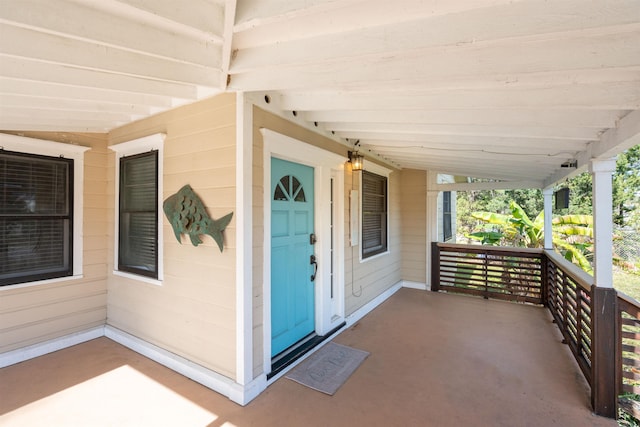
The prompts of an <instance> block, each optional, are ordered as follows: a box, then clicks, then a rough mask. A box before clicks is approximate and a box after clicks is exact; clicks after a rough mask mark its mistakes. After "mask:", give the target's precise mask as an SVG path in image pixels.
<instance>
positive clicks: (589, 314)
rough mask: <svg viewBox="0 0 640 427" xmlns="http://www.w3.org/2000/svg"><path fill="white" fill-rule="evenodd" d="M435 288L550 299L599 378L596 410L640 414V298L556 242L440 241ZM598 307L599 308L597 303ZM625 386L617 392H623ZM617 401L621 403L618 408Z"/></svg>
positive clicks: (589, 372) (586, 366) (569, 340)
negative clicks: (548, 245) (542, 245)
mask: <svg viewBox="0 0 640 427" xmlns="http://www.w3.org/2000/svg"><path fill="white" fill-rule="evenodd" d="M431 261H432V267H433V268H432V276H431V289H432V290H433V291H445V292H453V293H462V294H470V295H477V296H482V297H484V298H495V299H503V300H509V301H516V302H527V303H534V304H544V305H546V306H547V307H548V308H549V311H550V312H551V315H552V316H553V319H554V322H555V323H556V324H557V325H558V328H559V329H560V332H561V333H562V335H563V337H564V342H565V343H566V344H567V345H568V346H569V348H570V349H571V352H572V353H573V356H574V357H575V359H576V361H577V363H578V366H580V369H581V370H582V372H583V374H584V376H585V378H586V379H587V381H588V382H589V385H590V386H591V399H592V404H593V406H594V410H595V411H596V413H599V414H606V415H607V416H610V417H614V416H615V415H614V414H615V402H616V399H615V397H616V396H617V395H618V394H620V395H622V397H621V399H620V400H619V402H618V403H619V405H618V407H619V408H621V409H622V410H624V411H627V412H629V413H631V415H633V416H634V417H636V418H640V402H637V401H634V400H629V399H625V396H628V395H640V303H639V302H638V301H636V300H634V299H633V298H630V297H628V296H626V295H624V294H622V293H620V292H616V291H615V290H614V289H613V288H610V287H596V286H595V285H594V280H593V277H592V276H591V275H589V274H587V273H585V272H584V271H583V270H582V269H580V268H579V267H578V266H576V265H574V264H572V263H570V262H568V261H567V260H565V259H564V258H563V257H561V256H560V255H559V254H557V253H556V252H554V251H551V250H538V249H523V248H504V247H495V246H493V247H491V246H479V245H459V244H446V243H432V246H431ZM596 307H597V308H596ZM616 392H617V393H616ZM612 409H613V410H612Z"/></svg>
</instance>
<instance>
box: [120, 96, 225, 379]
mask: <svg viewBox="0 0 640 427" xmlns="http://www.w3.org/2000/svg"><path fill="white" fill-rule="evenodd" d="M235 108H236V106H235V96H234V95H229V94H227V95H221V96H218V97H215V98H212V99H208V100H205V101H201V102H198V103H195V104H191V105H188V106H185V107H181V108H177V109H174V110H172V111H169V112H166V113H162V114H159V115H156V116H154V117H151V118H149V119H145V120H142V121H140V122H136V123H133V124H130V125H127V126H124V127H122V128H119V129H117V130H115V131H113V132H111V134H110V143H111V144H117V143H120V142H124V141H129V140H132V139H137V138H140V137H143V136H147V135H151V134H154V133H159V132H160V133H165V134H166V138H165V142H164V159H163V165H164V176H163V179H164V188H163V195H162V199H163V200H165V199H166V198H168V197H169V196H171V195H172V194H174V193H176V192H177V191H178V190H179V189H180V188H181V187H182V186H183V185H185V184H190V185H191V187H192V188H193V190H194V191H195V192H196V194H197V195H198V196H199V197H200V199H201V200H202V202H203V204H204V205H205V207H206V208H207V211H208V213H209V215H210V216H211V217H213V218H214V219H218V218H220V217H222V216H223V215H226V214H228V213H229V212H232V211H233V212H234V218H233V219H232V220H231V223H230V224H229V226H227V228H226V229H225V231H224V251H223V252H222V253H220V251H219V249H218V246H217V244H216V243H215V242H214V240H213V239H212V238H211V237H210V236H208V235H203V236H202V237H201V240H202V241H203V243H202V244H200V245H199V246H197V247H194V246H193V245H192V244H191V241H190V240H189V238H188V236H184V235H183V236H182V240H181V243H179V242H178V241H177V240H176V238H175V236H174V232H173V228H172V227H171V225H170V224H169V222H168V221H167V219H166V217H164V216H163V221H162V232H163V236H164V248H163V250H164V264H163V267H164V281H163V283H162V285H161V286H157V285H152V284H147V283H144V282H140V281H136V280H132V279H128V278H123V277H120V276H117V275H110V278H109V314H108V323H109V324H110V325H112V326H114V327H116V328H118V329H121V330H123V331H125V332H127V333H129V334H132V335H134V336H137V337H139V338H142V339H144V340H146V341H148V342H151V343H153V344H155V345H157V346H159V347H162V348H164V349H166V350H168V351H170V352H173V353H176V354H178V355H180V356H182V357H185V358H187V359H189V360H192V361H194V362H196V363H198V364H200V365H202V366H204V367H206V368H209V369H212V370H214V371H216V372H219V373H220V374H222V375H225V376H227V377H229V378H235V370H236V361H235V358H236V329H235V323H236V320H235V319H236V302H235V298H236V297H235V292H236V288H235V286H236V283H235V280H236V277H235V263H236V256H235V253H236V237H235V236H236V232H235V230H236V222H235V218H236V217H235V214H236V212H235V206H236V200H235V194H236V185H235V174H236V165H235V162H236V154H235V153H236V142H235V138H236V137H235V135H236V128H235V126H236V123H235ZM110 165H111V169H110V172H109V191H110V193H111V196H110V198H109V200H110V204H111V206H112V209H113V211H112V212H113V213H114V215H115V210H116V205H115V185H116V183H115V181H114V179H115V155H114V154H112V155H111V159H110ZM114 215H112V216H111V217H110V219H109V221H110V225H109V235H110V238H109V240H110V242H112V243H111V245H110V251H109V256H108V259H109V262H110V271H111V270H112V269H113V244H114V242H115V238H114V227H115V226H114V218H115V216H114Z"/></svg>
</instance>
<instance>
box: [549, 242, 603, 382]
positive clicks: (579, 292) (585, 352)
mask: <svg viewBox="0 0 640 427" xmlns="http://www.w3.org/2000/svg"><path fill="white" fill-rule="evenodd" d="M545 262H546V270H547V274H546V281H545V282H546V283H545V288H546V292H547V295H548V297H547V307H548V308H549V311H550V312H551V315H552V316H553V320H554V322H555V323H556V324H557V325H558V328H559V329H560V332H562V336H563V337H564V343H565V344H567V345H568V346H569V348H570V349H571V352H572V353H573V356H574V357H575V359H576V361H577V362H578V366H580V369H581V370H582V373H583V374H584V376H585V378H586V379H587V381H588V382H589V384H590V385H592V377H593V373H592V362H591V343H592V342H593V321H592V319H591V308H592V305H591V301H592V298H591V287H592V286H593V278H592V277H591V276H590V275H588V274H587V273H585V272H584V271H582V270H581V269H579V268H578V267H576V266H574V265H573V264H569V263H568V262H567V261H566V260H564V259H563V258H562V257H560V256H559V255H558V254H556V253H555V252H552V251H545Z"/></svg>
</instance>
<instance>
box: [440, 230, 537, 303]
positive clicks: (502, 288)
mask: <svg viewBox="0 0 640 427" xmlns="http://www.w3.org/2000/svg"><path fill="white" fill-rule="evenodd" d="M433 248H434V250H433V252H434V256H437V258H438V259H437V264H434V265H439V269H438V277H437V283H434V282H435V280H434V281H432V289H433V288H434V284H435V286H436V287H437V288H438V289H437V290H443V291H447V292H455V293H461V294H469V295H476V296H482V297H484V298H493V299H501V300H508V301H515V302H528V303H533V304H542V303H543V288H542V262H541V260H542V251H540V250H535V249H526V248H507V249H505V248H497V247H491V246H477V245H476V246H472V245H457V244H443V243H437V244H435V245H434V246H433ZM433 290H436V289H433Z"/></svg>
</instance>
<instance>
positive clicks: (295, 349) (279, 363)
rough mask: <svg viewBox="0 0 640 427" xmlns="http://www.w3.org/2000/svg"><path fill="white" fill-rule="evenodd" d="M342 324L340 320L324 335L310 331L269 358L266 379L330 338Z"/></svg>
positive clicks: (343, 323) (344, 323)
mask: <svg viewBox="0 0 640 427" xmlns="http://www.w3.org/2000/svg"><path fill="white" fill-rule="evenodd" d="M344 325H346V322H342V324H340V325H338V326H337V327H336V328H334V329H332V330H331V331H330V332H329V333H328V334H326V335H317V334H316V333H315V332H312V333H310V334H309V335H307V336H306V337H304V338H302V339H301V340H300V341H298V342H297V343H295V344H294V345H292V346H291V347H289V348H288V349H286V350H284V351H282V352H281V353H278V354H276V355H275V356H273V357H272V358H271V372H269V373H268V374H267V380H270V379H271V378H273V377H274V376H276V375H278V374H279V373H280V372H282V370H284V369H285V368H286V367H287V366H290V365H291V364H292V363H294V362H295V361H296V360H298V359H300V358H301V357H302V356H304V355H305V354H307V353H308V352H309V351H311V350H313V349H314V348H315V347H316V346H318V344H320V343H322V342H324V341H326V340H327V339H329V338H331V337H332V336H333V335H334V334H335V333H336V332H338V331H339V330H340V329H341V328H342V327H343V326H344Z"/></svg>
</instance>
